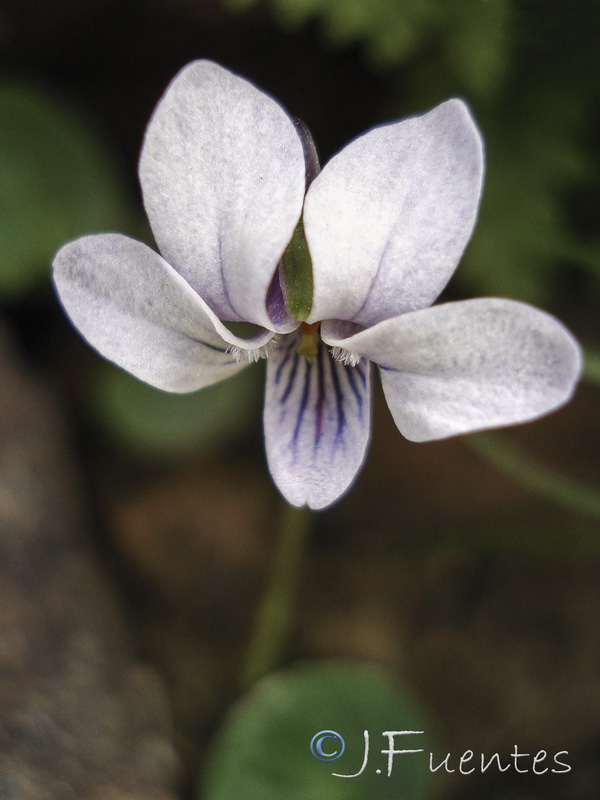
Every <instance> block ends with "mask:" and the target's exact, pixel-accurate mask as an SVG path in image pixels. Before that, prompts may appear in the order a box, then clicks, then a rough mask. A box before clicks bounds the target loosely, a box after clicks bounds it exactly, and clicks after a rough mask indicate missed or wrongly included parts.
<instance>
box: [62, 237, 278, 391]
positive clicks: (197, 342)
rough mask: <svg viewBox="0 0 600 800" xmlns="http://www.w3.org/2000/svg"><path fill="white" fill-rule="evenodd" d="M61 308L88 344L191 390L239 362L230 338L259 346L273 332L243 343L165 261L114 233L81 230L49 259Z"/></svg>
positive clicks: (174, 387) (171, 386)
mask: <svg viewBox="0 0 600 800" xmlns="http://www.w3.org/2000/svg"><path fill="white" fill-rule="evenodd" d="M53 267H54V282H55V284H56V288H57V290H58V294H59V296H60V299H61V302H62V303H63V305H64V308H65V310H66V312H67V314H68V315H69V317H70V318H71V320H72V321H73V323H74V324H75V326H76V327H77V328H78V329H79V330H80V332H81V333H82V334H83V336H84V337H85V338H86V339H87V340H88V342H89V343H90V344H91V345H92V347H94V348H96V349H97V350H98V351H99V352H100V353H101V354H102V355H103V356H105V357H106V358H108V359H110V360H111V361H114V362H115V363H116V364H118V365H119V366H120V367H123V368H124V369H126V370H127V371H128V372H131V373H132V374H133V375H135V376H136V377H137V378H140V379H141V380H143V381H146V383H149V384H151V385H152V386H156V387H157V388H159V389H164V390H166V391H170V392H192V391H195V390H196V389H201V388H202V387H203V386H208V385H210V384H212V383H216V382H217V381H219V380H221V379H222V378H227V377H228V376H230V375H233V374H234V373H235V372H238V371H239V370H240V369H242V367H243V364H239V363H237V362H236V361H235V360H234V359H233V358H232V356H231V353H229V352H228V348H229V346H230V345H231V344H233V345H236V346H238V347H239V346H240V345H241V346H245V347H246V348H255V347H260V346H263V345H264V344H265V343H266V342H267V341H268V340H269V339H270V337H272V335H273V334H272V333H270V332H268V333H266V334H262V335H261V336H260V337H259V338H258V339H257V340H256V341H255V342H253V343H248V342H246V343H242V342H240V340H239V339H238V338H237V337H235V336H233V334H231V333H230V332H229V331H227V329H226V328H224V326H222V325H221V323H220V322H219V321H218V320H217V319H216V318H215V316H214V314H213V312H212V311H211V310H210V309H209V308H208V306H207V305H206V304H205V303H204V302H203V301H202V300H201V299H200V298H199V297H198V295H197V294H196V293H195V292H194V290H193V289H192V288H191V287H190V286H189V285H188V284H187V283H186V282H185V281H184V279H183V278H182V277H181V275H179V274H178V273H177V272H175V270H174V269H173V268H172V267H170V266H169V264H167V263H166V261H165V260H164V259H163V258H161V256H159V255H158V253H155V252H154V251H153V250H151V249H150V248H149V247H147V246H146V245H145V244H143V243H142V242H138V241H136V240H134V239H129V238H128V237H126V236H122V235H120V234H115V233H103V234H98V235H94V236H84V237H82V238H80V239H76V240H75V241H73V242H69V243H68V244H66V245H65V246H64V247H62V248H61V249H60V250H59V251H58V253H57V255H56V257H55V259H54V264H53Z"/></svg>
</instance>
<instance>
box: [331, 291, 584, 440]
mask: <svg viewBox="0 0 600 800" xmlns="http://www.w3.org/2000/svg"><path fill="white" fill-rule="evenodd" d="M336 333H338V334H339V333H344V331H343V329H341V326H339V325H336V324H330V325H329V326H325V325H324V326H323V337H324V339H326V340H327V341H328V342H329V343H330V344H332V345H334V346H337V347H342V348H344V349H346V350H349V351H351V352H353V353H356V354H360V355H361V356H364V357H366V358H369V359H371V360H372V361H374V362H376V363H377V364H378V365H379V366H380V367H381V381H382V384H383V390H384V393H385V396H386V400H387V403H388V406H389V408H390V411H391V412H392V415H393V417H394V421H395V422H396V425H397V426H398V428H399V430H400V432H401V433H402V434H403V435H404V436H405V437H406V438H407V439H410V440H411V441H416V442H421V441H428V440H432V439H444V438H446V437H448V436H454V435H456V434H459V433H469V432H471V431H476V430H482V429H485V428H497V427H501V426H504V425H512V424H515V423H519V422H526V421H527V420H531V419H535V418H536V417H540V416H543V415H544V414H547V413H548V412H549V411H552V410H554V409H555V408H558V407H559V406H561V405H563V404H564V403H566V402H567V401H568V400H569V399H570V397H571V395H572V393H573V391H574V388H575V385H576V383H577V380H578V378H579V375H580V373H581V352H580V348H579V345H578V344H577V342H576V341H575V339H574V338H573V336H572V335H571V334H570V333H569V331H567V329H566V328H565V327H564V326H563V325H562V324H561V323H560V322H559V321H558V320H556V319H555V318H554V317H552V316H550V315H549V314H546V313H545V312H543V311H540V310H539V309H537V308H533V307H532V306H529V305H526V304H524V303H519V302H515V301H513V300H500V299H496V298H482V299H477V300H465V301H462V302H458V303H447V304H444V305H439V306H434V307H433V308H428V309H424V310H421V311H415V312H412V313H408V314H404V315H402V316H399V317H395V318H394V319H389V320H386V321H384V322H380V323H379V324H378V325H375V326H373V327H372V328H367V329H366V330H364V331H362V332H360V333H356V334H354V335H351V336H349V337H347V338H341V337H339V336H337V337H336Z"/></svg>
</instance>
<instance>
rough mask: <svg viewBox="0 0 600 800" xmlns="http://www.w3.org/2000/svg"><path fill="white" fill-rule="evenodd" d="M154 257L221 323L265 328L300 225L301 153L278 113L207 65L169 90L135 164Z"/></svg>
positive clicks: (249, 88) (247, 86)
mask: <svg viewBox="0 0 600 800" xmlns="http://www.w3.org/2000/svg"><path fill="white" fill-rule="evenodd" d="M139 171H140V180H141V184H142V191H143V196H144V204H145V207H146V211H147V212H148V217H149V219H150V223H151V225H152V230H153V232H154V235H155V237H156V241H157V243H158V246H159V248H160V251H161V253H162V254H163V255H164V257H165V259H166V260H167V261H168V262H169V263H170V264H172V265H173V266H174V267H175V269H176V270H177V271H178V272H179V273H180V274H181V275H183V277H184V278H185V279H186V280H187V281H188V283H189V284H190V285H191V286H192V287H193V288H194V289H195V290H196V291H197V292H198V294H199V295H200V296H201V297H202V298H203V299H204V300H205V301H206V302H207V303H208V305H209V306H210V307H211V308H212V310H213V311H214V312H215V313H216V314H217V316H218V317H219V318H220V319H230V320H246V321H249V322H254V323H256V324H258V325H263V326H265V327H269V326H270V320H269V316H268V313H267V309H266V296H267V289H268V287H269V283H270V281H271V278H272V277H273V274H274V272H275V269H276V267H277V263H278V261H279V259H280V257H281V254H282V253H283V251H284V249H285V247H286V245H287V243H288V241H289V240H290V238H291V236H292V233H293V231H294V227H295V225H296V223H297V221H298V219H299V217H300V213H301V210H302V202H303V197H304V188H305V164H304V154H303V147H302V142H301V140H300V137H299V135H298V133H297V131H296V128H295V126H294V124H293V122H292V121H291V119H290V118H289V117H288V115H287V114H286V112H285V111H284V110H283V109H282V108H281V107H280V106H279V105H278V104H277V103H276V102H275V101H274V100H272V99H271V98H270V97H268V96H267V95H266V94H264V93H263V92H261V91H260V90H259V89H257V88H256V87H254V86H253V85H252V84H251V83H249V82H248V81H246V80H243V79H242V78H239V77H238V76H236V75H233V74H232V73H231V72H229V71H228V70H226V69H223V68H222V67H219V66H218V65H217V64H213V63H212V62H210V61H196V62H194V63H192V64H189V65H188V66H187V67H185V68H184V69H183V70H182V71H181V72H180V73H179V74H178V75H177V76H176V77H175V79H174V80H173V81H172V83H171V84H170V86H169V87H168V89H167V91H166V93H165V95H164V96H163V98H162V100H161V101H160V103H159V104H158V106H157V108H156V111H155V112H154V116H153V117H152V119H151V120H150V123H149V125H148V128H147V131H146V136H145V140H144V146H143V150H142V155H141V158H140V168H139Z"/></svg>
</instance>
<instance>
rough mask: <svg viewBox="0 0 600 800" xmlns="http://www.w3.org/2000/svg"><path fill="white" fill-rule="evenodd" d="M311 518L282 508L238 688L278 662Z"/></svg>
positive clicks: (290, 615) (290, 617) (299, 511)
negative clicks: (263, 590) (268, 576)
mask: <svg viewBox="0 0 600 800" xmlns="http://www.w3.org/2000/svg"><path fill="white" fill-rule="evenodd" d="M312 519H313V514H312V512H311V511H309V510H308V509H305V508H301V509H299V508H294V507H293V506H289V505H288V504H287V503H286V504H285V508H284V509H283V510H282V512H281V515H280V520H279V529H280V530H279V537H280V538H279V541H278V543H277V549H276V551H275V554H274V557H273V567H272V570H271V575H270V581H269V583H268V584H267V587H266V590H265V593H264V595H263V598H262V600H261V603H260V606H259V608H258V613H257V616H256V622H255V626H254V631H253V634H252V637H251V639H250V644H249V646H248V650H247V653H246V662H245V664H244V668H243V671H242V685H243V686H244V687H247V686H250V685H251V684H252V683H254V682H255V681H256V680H258V678H260V677H262V676H263V675H266V674H267V673H268V672H270V671H271V670H272V669H274V668H275V667H278V666H279V664H280V662H281V656H282V653H283V651H284V648H285V645H286V639H287V637H288V634H289V630H290V623H291V620H292V616H293V613H294V605H295V600H296V594H297V589H298V584H299V580H300V573H301V568H302V561H303V557H304V552H305V549H306V544H307V542H308V536H309V532H310V528H311V524H312Z"/></svg>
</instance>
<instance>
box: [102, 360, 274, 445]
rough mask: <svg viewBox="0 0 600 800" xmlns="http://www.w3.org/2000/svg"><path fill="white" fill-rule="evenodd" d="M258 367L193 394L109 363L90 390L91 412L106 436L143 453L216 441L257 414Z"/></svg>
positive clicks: (230, 436) (236, 432) (237, 431)
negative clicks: (160, 386)
mask: <svg viewBox="0 0 600 800" xmlns="http://www.w3.org/2000/svg"><path fill="white" fill-rule="evenodd" d="M261 385H262V381H261V371H260V370H259V369H245V370H242V371H241V372H240V373H239V374H238V375H235V376H234V377H233V378H230V379H229V380H226V381H221V383H217V384H215V385H214V386H209V387H207V388H206V389H203V390H201V391H199V392H194V393H193V394H185V395H179V394H169V393H168V392H161V391H159V390H158V389H154V388H152V387H151V386H148V385H147V384H145V383H142V382H141V381H138V380H137V379H136V378H133V377H132V376H131V375H129V374H127V373H126V372H123V371H122V370H120V369H117V368H116V367H112V366H106V367H105V368H104V369H102V370H101V372H100V373H99V375H98V376H97V379H96V380H95V382H94V384H93V386H92V391H91V393H90V402H91V404H92V407H93V410H94V412H95V415H96V417H97V418H98V419H99V421H100V423H101V424H102V426H103V428H104V429H105V430H107V431H108V432H109V433H110V435H111V436H113V437H115V438H116V439H117V440H120V441H121V442H122V443H123V444H124V445H126V446H127V447H130V448H131V449H133V450H134V451H137V452H138V453H140V454H141V455H145V456H149V457H157V456H159V457H170V456H174V455H184V454H186V453H189V452H194V451H198V450H201V449H202V450H205V451H206V450H208V449H212V448H215V447H219V446H222V445H224V444H226V443H227V442H230V441H232V440H233V439H235V437H236V436H239V435H240V434H241V433H242V432H243V431H244V430H245V429H246V428H247V427H248V426H249V425H250V424H251V423H252V422H255V421H256V420H257V418H258V417H259V416H260V397H261Z"/></svg>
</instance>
